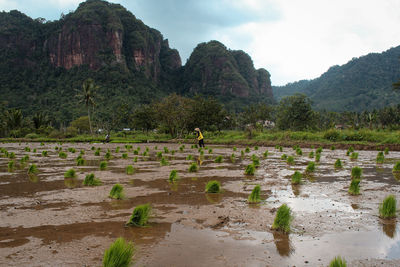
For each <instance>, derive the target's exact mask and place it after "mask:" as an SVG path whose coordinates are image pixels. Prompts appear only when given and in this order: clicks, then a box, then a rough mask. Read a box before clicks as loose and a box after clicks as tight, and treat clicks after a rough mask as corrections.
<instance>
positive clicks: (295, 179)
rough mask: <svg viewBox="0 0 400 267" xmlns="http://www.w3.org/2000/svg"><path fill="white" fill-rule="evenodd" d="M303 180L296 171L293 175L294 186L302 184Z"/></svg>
mask: <svg viewBox="0 0 400 267" xmlns="http://www.w3.org/2000/svg"><path fill="white" fill-rule="evenodd" d="M301 179H302V175H301V173H300V172H299V171H295V172H294V174H293V175H292V184H300V183H301Z"/></svg>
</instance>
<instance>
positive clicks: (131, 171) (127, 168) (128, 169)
mask: <svg viewBox="0 0 400 267" xmlns="http://www.w3.org/2000/svg"><path fill="white" fill-rule="evenodd" d="M125 171H126V174H129V175H132V174H133V173H134V172H135V169H134V168H133V166H132V165H128V166H126V169H125Z"/></svg>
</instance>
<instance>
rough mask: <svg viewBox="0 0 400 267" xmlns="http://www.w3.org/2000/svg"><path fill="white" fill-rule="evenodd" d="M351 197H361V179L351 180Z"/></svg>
mask: <svg viewBox="0 0 400 267" xmlns="http://www.w3.org/2000/svg"><path fill="white" fill-rule="evenodd" d="M349 194H350V195H359V194H360V179H353V180H351V183H350V187H349Z"/></svg>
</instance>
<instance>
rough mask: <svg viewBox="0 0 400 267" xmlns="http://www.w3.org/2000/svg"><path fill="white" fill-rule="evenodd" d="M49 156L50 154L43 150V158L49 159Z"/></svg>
mask: <svg viewBox="0 0 400 267" xmlns="http://www.w3.org/2000/svg"><path fill="white" fill-rule="evenodd" d="M11 153H12V152H11ZM48 154H49V153H48V152H47V150H43V151H42V156H43V157H47V156H48Z"/></svg>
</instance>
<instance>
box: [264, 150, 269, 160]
mask: <svg viewBox="0 0 400 267" xmlns="http://www.w3.org/2000/svg"><path fill="white" fill-rule="evenodd" d="M263 157H264V158H265V159H266V158H268V150H265V152H264V153H263Z"/></svg>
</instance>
